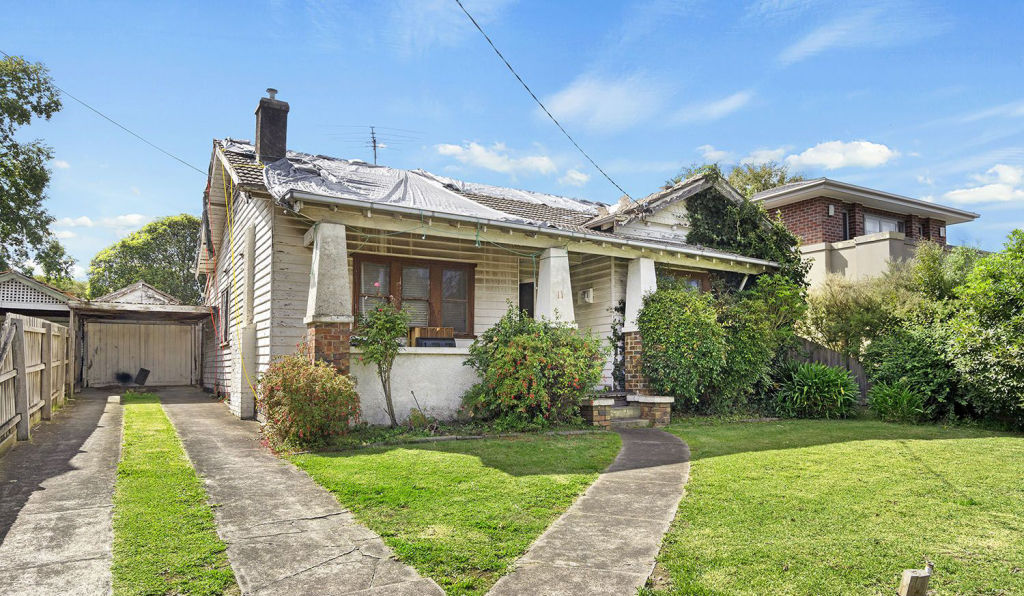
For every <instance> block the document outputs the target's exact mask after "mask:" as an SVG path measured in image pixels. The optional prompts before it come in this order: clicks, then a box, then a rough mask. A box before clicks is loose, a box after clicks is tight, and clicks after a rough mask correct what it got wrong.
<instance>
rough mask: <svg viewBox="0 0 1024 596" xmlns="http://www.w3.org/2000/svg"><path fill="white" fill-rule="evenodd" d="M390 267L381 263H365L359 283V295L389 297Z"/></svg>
mask: <svg viewBox="0 0 1024 596" xmlns="http://www.w3.org/2000/svg"><path fill="white" fill-rule="evenodd" d="M390 271H391V268H390V267H389V266H388V265H383V264H381V263H363V272H362V276H361V277H360V282H359V293H360V294H370V295H372V296H387V295H388V293H389V291H390V290H389V288H390V287H391V286H390V279H389V277H390Z"/></svg>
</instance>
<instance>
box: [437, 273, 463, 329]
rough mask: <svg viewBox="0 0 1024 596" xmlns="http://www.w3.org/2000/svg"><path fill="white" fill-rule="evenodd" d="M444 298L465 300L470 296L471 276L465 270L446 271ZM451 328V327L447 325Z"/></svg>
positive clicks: (444, 276)
mask: <svg viewBox="0 0 1024 596" xmlns="http://www.w3.org/2000/svg"><path fill="white" fill-rule="evenodd" d="M442 280H443V281H442V285H443V287H442V289H441V292H442V293H441V297H442V298H456V299H458V300H465V299H466V298H467V294H468V285H469V284H468V283H467V282H468V281H469V276H468V275H466V270H465V269H445V270H444V275H443V276H442ZM445 326H446V327H450V325H445Z"/></svg>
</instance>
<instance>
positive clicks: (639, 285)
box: [622, 257, 658, 333]
mask: <svg viewBox="0 0 1024 596" xmlns="http://www.w3.org/2000/svg"><path fill="white" fill-rule="evenodd" d="M657 289H658V278H657V277H656V275H655V273H654V259H648V258H647V257H640V258H637V259H633V260H631V261H630V262H629V268H628V269H626V316H625V320H624V321H623V324H622V332H623V333H629V332H631V331H639V329H638V328H637V326H636V318H637V317H638V316H639V315H640V308H641V307H643V302H644V296H646V295H647V294H650V293H651V292H654V291H656V290H657Z"/></svg>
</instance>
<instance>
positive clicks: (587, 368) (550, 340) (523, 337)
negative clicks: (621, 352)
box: [463, 306, 605, 430]
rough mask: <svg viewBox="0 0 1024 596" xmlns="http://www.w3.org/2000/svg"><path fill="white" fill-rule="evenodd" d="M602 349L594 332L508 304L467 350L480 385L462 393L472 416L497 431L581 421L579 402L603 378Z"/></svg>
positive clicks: (467, 411) (466, 408) (465, 405)
mask: <svg viewBox="0 0 1024 596" xmlns="http://www.w3.org/2000/svg"><path fill="white" fill-rule="evenodd" d="M604 355H605V351H604V350H603V349H602V347H601V342H600V340H598V339H597V338H595V337H594V336H592V335H590V334H589V333H587V334H581V333H580V332H579V331H578V330H577V329H575V328H574V327H570V326H568V325H565V324H562V323H555V322H552V321H546V320H542V321H538V320H535V319H533V318H532V317H529V316H526V314H525V313H523V312H522V311H520V310H519V309H517V308H515V307H512V306H510V307H509V310H508V312H507V313H505V316H503V317H502V318H501V320H499V321H498V322H497V323H496V324H495V325H494V326H493V327H491V328H490V329H488V330H487V331H485V332H484V333H483V334H481V336H480V337H479V338H477V339H476V341H474V342H473V345H472V346H471V347H470V348H469V359H467V360H466V364H467V365H469V366H470V367H472V368H473V369H474V370H475V371H477V373H479V374H480V383H478V384H476V385H474V386H473V387H472V388H470V390H469V391H468V392H467V393H466V395H465V396H464V397H463V404H464V410H465V412H466V413H468V414H469V415H470V416H472V417H473V418H477V419H483V420H494V421H495V428H496V429H498V430H517V429H523V428H529V427H534V428H537V427H540V428H543V427H546V426H549V425H551V424H556V423H572V422H577V421H579V410H580V403H581V402H582V401H583V399H584V398H585V397H587V396H588V395H590V394H591V393H592V392H593V390H594V388H595V387H596V386H597V384H598V382H600V380H601V371H602V370H603V369H604V363H605V360H604Z"/></svg>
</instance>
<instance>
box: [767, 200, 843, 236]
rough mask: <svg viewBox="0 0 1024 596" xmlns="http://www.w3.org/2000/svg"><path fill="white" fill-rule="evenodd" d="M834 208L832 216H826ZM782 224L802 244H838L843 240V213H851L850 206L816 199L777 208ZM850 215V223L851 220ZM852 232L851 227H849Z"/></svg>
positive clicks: (840, 202) (837, 201)
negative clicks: (798, 238) (829, 208)
mask: <svg viewBox="0 0 1024 596" xmlns="http://www.w3.org/2000/svg"><path fill="white" fill-rule="evenodd" d="M829 205H832V206H833V207H834V215H829V214H828V207H829ZM777 211H778V212H779V213H780V214H781V216H782V222H783V223H784V224H785V226H786V227H787V228H788V229H789V231H791V232H793V233H794V234H796V235H797V236H799V237H800V240H801V241H802V242H803V243H804V244H818V243H820V242H838V241H840V240H843V239H844V238H843V213H847V212H850V211H851V205H848V204H847V203H844V202H842V201H839V200H836V199H829V198H826V197H818V198H815V199H808V200H806V201H800V202H799V203H791V204H789V205H784V206H782V207H779V208H778V209H777ZM852 215H853V214H852V213H851V217H850V220H851V223H852V220H853V217H852ZM851 232H852V225H851Z"/></svg>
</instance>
